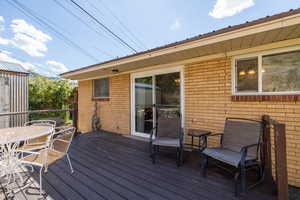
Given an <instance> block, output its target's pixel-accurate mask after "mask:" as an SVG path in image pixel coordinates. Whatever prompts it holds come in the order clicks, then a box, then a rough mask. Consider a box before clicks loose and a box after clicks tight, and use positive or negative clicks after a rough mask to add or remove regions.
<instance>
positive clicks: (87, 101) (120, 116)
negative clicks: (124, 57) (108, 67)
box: [78, 74, 130, 134]
mask: <svg viewBox="0 0 300 200" xmlns="http://www.w3.org/2000/svg"><path fill="white" fill-rule="evenodd" d="M92 84H93V81H92V80H87V81H79V83H78V105H79V106H78V119H79V124H78V128H79V130H80V131H82V132H89V131H91V130H92V123H91V118H92V116H93V114H94V107H95V103H96V101H95V100H93V89H92V88H93V85H92ZM109 84H110V98H109V99H108V100H105V101H97V105H98V109H97V110H98V116H99V117H100V123H101V129H103V130H106V131H111V132H116V133H120V134H129V133H130V103H129V102H130V75H129V74H125V75H117V76H113V77H110V78H109Z"/></svg>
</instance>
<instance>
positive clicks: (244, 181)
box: [241, 166, 247, 193]
mask: <svg viewBox="0 0 300 200" xmlns="http://www.w3.org/2000/svg"><path fill="white" fill-rule="evenodd" d="M241 187H242V192H243V193H244V192H246V187H247V185H246V169H245V167H244V166H241Z"/></svg>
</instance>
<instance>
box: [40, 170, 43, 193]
mask: <svg viewBox="0 0 300 200" xmlns="http://www.w3.org/2000/svg"><path fill="white" fill-rule="evenodd" d="M42 172H43V167H41V168H40V196H42V195H43V194H42V193H43V187H42V175H43V174H42Z"/></svg>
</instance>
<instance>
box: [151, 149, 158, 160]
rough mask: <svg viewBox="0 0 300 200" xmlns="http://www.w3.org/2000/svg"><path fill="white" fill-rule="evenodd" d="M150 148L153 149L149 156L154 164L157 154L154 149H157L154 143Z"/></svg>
mask: <svg viewBox="0 0 300 200" xmlns="http://www.w3.org/2000/svg"><path fill="white" fill-rule="evenodd" d="M152 149H153V151H152V155H151V158H152V163H153V164H155V163H156V154H157V152H156V150H157V147H156V145H153V146H152Z"/></svg>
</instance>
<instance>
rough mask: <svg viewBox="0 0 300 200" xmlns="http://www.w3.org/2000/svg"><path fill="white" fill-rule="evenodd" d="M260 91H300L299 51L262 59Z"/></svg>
mask: <svg viewBox="0 0 300 200" xmlns="http://www.w3.org/2000/svg"><path fill="white" fill-rule="evenodd" d="M262 91H263V92H287V91H300V51H295V52H288V53H282V54H275V55H269V56H263V57H262Z"/></svg>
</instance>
